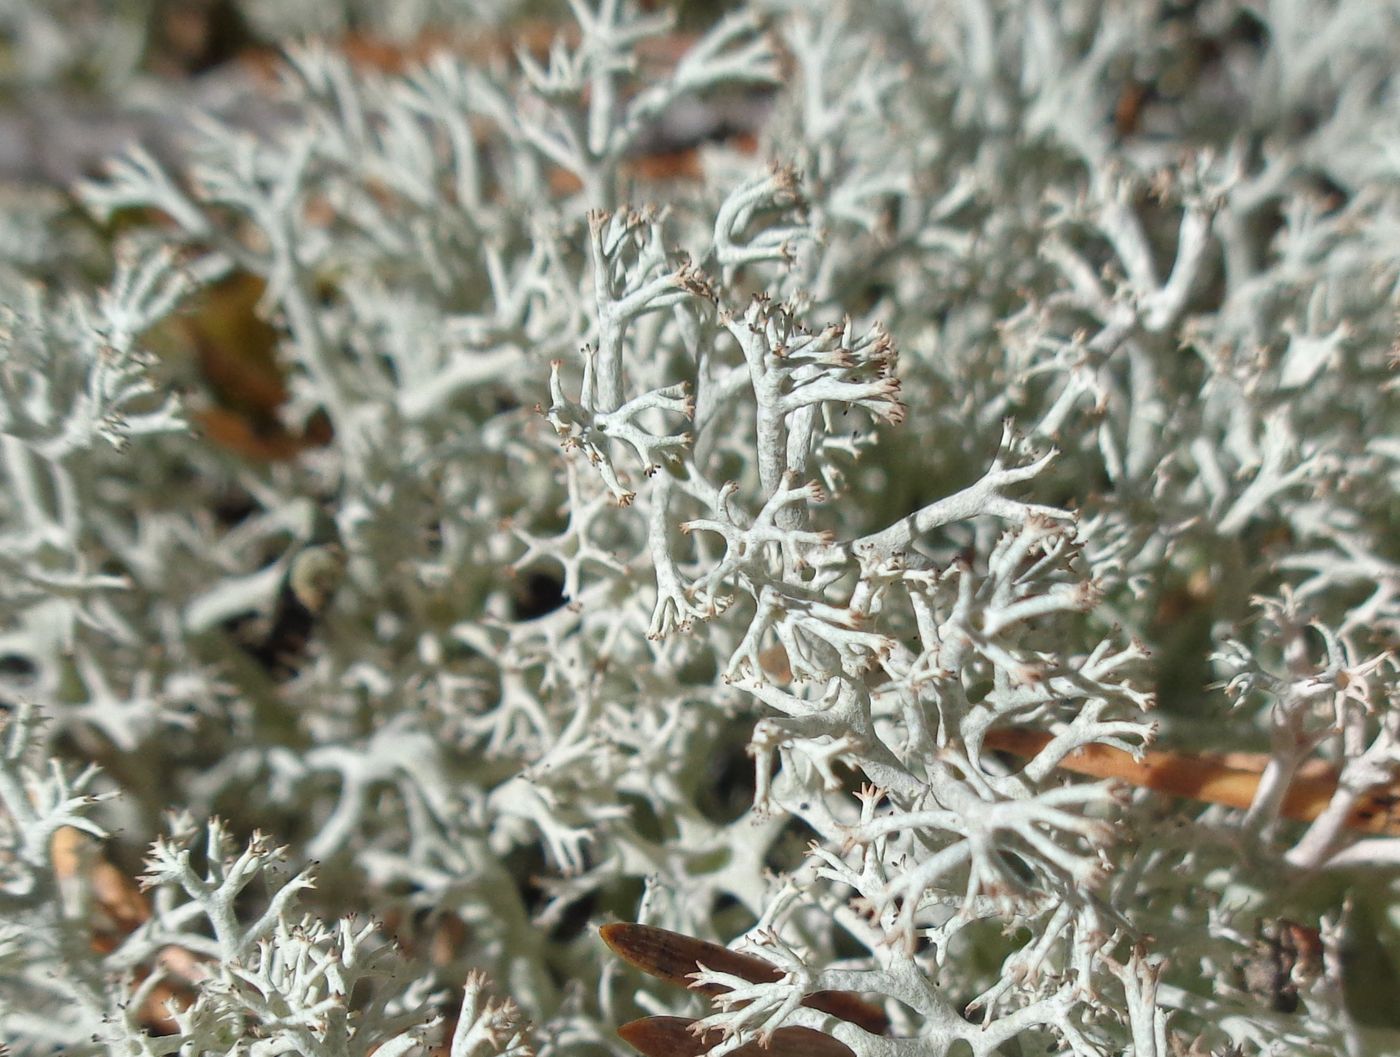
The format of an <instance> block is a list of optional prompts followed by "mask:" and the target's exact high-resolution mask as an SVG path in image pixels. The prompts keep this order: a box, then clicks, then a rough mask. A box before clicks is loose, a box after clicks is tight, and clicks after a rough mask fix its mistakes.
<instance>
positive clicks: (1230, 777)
mask: <svg viewBox="0 0 1400 1057" xmlns="http://www.w3.org/2000/svg"><path fill="white" fill-rule="evenodd" d="M1050 737H1051V736H1050V735H1049V734H1047V733H1045V732H1043V731H1038V730H1028V729H1025V728H1021V727H1005V728H1002V729H1000V730H993V731H991V732H989V733H988V734H987V738H986V746H987V748H989V749H997V750H1000V751H1002V752H1009V753H1011V754H1013V755H1015V756H1022V757H1030V756H1034V755H1035V754H1036V753H1038V752H1039V751H1040V750H1041V749H1043V748H1044V747H1045V746H1046V745H1048V744H1049V743H1050ZM1266 761H1267V757H1263V756H1258V757H1250V756H1246V755H1244V754H1239V753H1235V754H1231V755H1230V756H1228V757H1218V756H1210V755H1205V754H1201V753H1185V752H1166V751H1160V750H1149V751H1147V752H1145V753H1144V754H1143V758H1142V760H1141V761H1138V760H1135V759H1134V758H1133V757H1132V756H1131V755H1129V754H1128V753H1126V752H1123V751H1122V750H1120V749H1113V748H1109V747H1108V746H1107V745H1088V746H1085V747H1084V748H1082V749H1076V750H1075V751H1074V752H1072V753H1070V754H1069V755H1068V756H1066V757H1065V758H1064V759H1063V760H1061V761H1060V763H1059V766H1060V767H1061V768H1063V769H1064V770H1066V771H1073V772H1074V773H1075V774H1085V775H1090V776H1092V777H1094V778H1116V779H1118V780H1119V781H1122V782H1127V783H1128V784H1129V785H1135V786H1141V787H1143V788H1145V789H1153V790H1156V791H1157V792H1159V793H1167V794H1168V795H1170V796H1180V797H1186V798H1187V799H1190V800H1203V801H1205V802H1206V803H1210V804H1224V805H1225V806H1227V807H1237V808H1247V807H1249V806H1250V805H1251V804H1252V803H1254V797H1255V794H1256V793H1257V792H1258V789H1259V780H1260V778H1261V775H1262V772H1263V769H1264V764H1265V762H1266ZM1336 791H1337V776H1336V773H1335V772H1326V771H1319V770H1318V769H1316V768H1312V769H1305V770H1303V771H1301V772H1300V773H1299V774H1297V775H1295V776H1294V779H1293V783H1292V785H1291V786H1289V789H1288V793H1287V795H1286V796H1285V797H1284V799H1283V805H1282V807H1281V808H1280V812H1281V814H1282V815H1283V816H1284V817H1285V818H1291V819H1297V820H1298V821H1301V822H1311V821H1312V820H1313V819H1315V818H1317V817H1318V816H1319V815H1320V814H1322V811H1323V809H1324V808H1325V807H1326V806H1327V805H1328V804H1329V803H1330V802H1331V800H1332V797H1333V795H1334V794H1335V793H1336ZM1346 824H1347V826H1348V827H1350V828H1351V829H1356V830H1361V831H1363V832H1366V833H1385V834H1391V835H1398V834H1400V789H1397V788H1396V787H1395V786H1394V785H1387V786H1381V787H1379V788H1377V789H1373V790H1371V791H1370V792H1369V793H1367V794H1366V795H1364V796H1363V797H1361V798H1360V800H1359V801H1358V803H1357V806H1356V808H1355V810H1354V811H1353V812H1352V814H1351V817H1350V818H1348V819H1347V823H1346Z"/></svg>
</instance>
